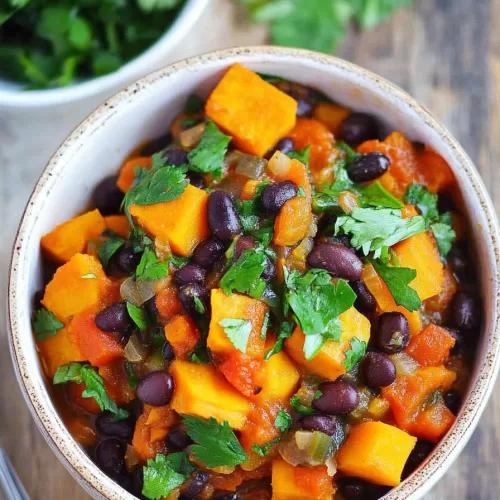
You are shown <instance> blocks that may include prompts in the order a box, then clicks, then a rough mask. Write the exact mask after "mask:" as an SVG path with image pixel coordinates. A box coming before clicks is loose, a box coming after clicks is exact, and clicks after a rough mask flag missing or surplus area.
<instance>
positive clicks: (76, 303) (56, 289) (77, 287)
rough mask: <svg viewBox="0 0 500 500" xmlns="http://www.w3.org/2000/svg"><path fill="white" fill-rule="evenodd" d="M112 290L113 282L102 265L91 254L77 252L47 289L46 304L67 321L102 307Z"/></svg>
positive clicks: (59, 270) (44, 304) (43, 302)
mask: <svg viewBox="0 0 500 500" xmlns="http://www.w3.org/2000/svg"><path fill="white" fill-rule="evenodd" d="M84 276H85V277H84ZM94 276H95V277H94ZM108 288H109V280H108V279H107V278H106V275H105V274H104V271H103V269H102V266H101V263H100V262H99V261H98V260H97V259H96V258H95V257H92V256H91V255H83V254H81V253H77V254H76V255H75V256H73V257H72V258H71V260H70V261H69V262H67V263H66V264H64V265H63V266H61V267H60V268H59V269H58V270H57V271H56V273H55V274H54V277H53V278H52V281H51V282H50V283H49V284H48V285H47V286H46V287H45V294H44V296H43V300H42V304H43V306H45V307H46V308H47V309H48V310H49V311H52V312H53V313H54V314H55V315H56V316H57V317H58V318H59V319H60V320H61V321H66V320H68V319H69V318H70V317H71V316H74V315H75V314H79V313H81V312H83V311H86V310H87V309H91V308H94V307H96V306H98V305H99V303H100V301H101V300H102V299H103V297H104V296H105V294H106V291H107V289H108Z"/></svg>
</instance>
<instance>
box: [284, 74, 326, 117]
mask: <svg viewBox="0 0 500 500" xmlns="http://www.w3.org/2000/svg"><path fill="white" fill-rule="evenodd" d="M275 86H276V87H278V88H279V89H280V90H281V91H282V92H285V94H288V95H289V96H290V97H293V98H294V99H295V100H296V101H297V116H298V117H304V116H312V113H313V105H312V102H313V100H314V99H315V98H316V99H317V98H318V96H319V92H317V91H315V90H313V89H311V88H309V87H306V86H304V85H301V84H300V83H294V82H278V83H276V84H275Z"/></svg>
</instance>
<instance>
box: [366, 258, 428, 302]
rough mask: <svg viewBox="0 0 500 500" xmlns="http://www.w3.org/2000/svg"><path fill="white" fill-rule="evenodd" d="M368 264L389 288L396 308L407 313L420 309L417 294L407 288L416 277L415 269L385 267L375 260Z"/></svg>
mask: <svg viewBox="0 0 500 500" xmlns="http://www.w3.org/2000/svg"><path fill="white" fill-rule="evenodd" d="M370 262H371V263H372V265H373V267H374V268H375V271H377V273H378V274H379V275H380V277H381V278H382V280H383V281H384V283H385V284H386V285H387V288H389V291H390V292H391V295H392V297H393V298H394V301H395V302H396V304H397V305H398V306H403V307H404V308H406V309H408V311H417V310H418V309H419V308H420V306H421V305H422V302H421V301H420V298H419V296H418V293H417V292H416V291H415V290H414V289H413V288H411V287H410V286H408V284H409V283H411V282H412V281H413V280H414V279H415V278H416V277H417V271H415V269H409V268H407V267H392V266H387V265H384V264H381V263H378V262H377V261H375V260H370Z"/></svg>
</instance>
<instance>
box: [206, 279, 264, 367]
mask: <svg viewBox="0 0 500 500" xmlns="http://www.w3.org/2000/svg"><path fill="white" fill-rule="evenodd" d="M210 302H211V306H212V317H211V319H210V328H209V331H208V340H207V345H208V347H209V348H210V350H211V351H212V352H214V353H217V354H229V353H231V352H233V351H234V350H235V347H234V346H233V344H232V343H231V341H230V340H229V338H228V337H227V335H226V334H225V333H224V328H223V327H222V326H221V325H219V322H220V321H222V320H224V319H227V318H231V319H247V320H250V321H251V323H252V331H251V332H250V337H249V338H248V345H247V350H246V354H247V355H248V356H251V357H254V358H256V359H262V358H263V357H264V347H265V340H264V339H262V338H261V336H260V331H261V329H262V324H263V322H264V316H265V314H266V312H267V309H268V308H267V306H266V305H265V304H264V302H261V301H260V300H257V299H252V298H251V297H248V296H246V295H240V294H238V293H233V294H232V295H230V296H227V295H226V294H225V293H224V292H223V291H222V290H221V289H220V288H214V289H213V290H212V292H211V297H210Z"/></svg>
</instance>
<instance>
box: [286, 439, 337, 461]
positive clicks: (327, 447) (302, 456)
mask: <svg viewBox="0 0 500 500" xmlns="http://www.w3.org/2000/svg"><path fill="white" fill-rule="evenodd" d="M279 451H280V454H281V456H282V457H283V458H284V460H286V461H287V462H288V463H290V464H292V465H312V466H316V465H322V464H324V463H325V462H326V461H327V460H328V459H329V458H330V457H332V456H333V453H334V451H335V447H334V446H333V438H332V437H331V436H328V435H327V434H323V433H322V432H318V431H314V432H311V431H297V432H295V434H294V435H293V437H292V436H289V437H287V440H286V442H284V443H282V445H281V444H280V447H279Z"/></svg>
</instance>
